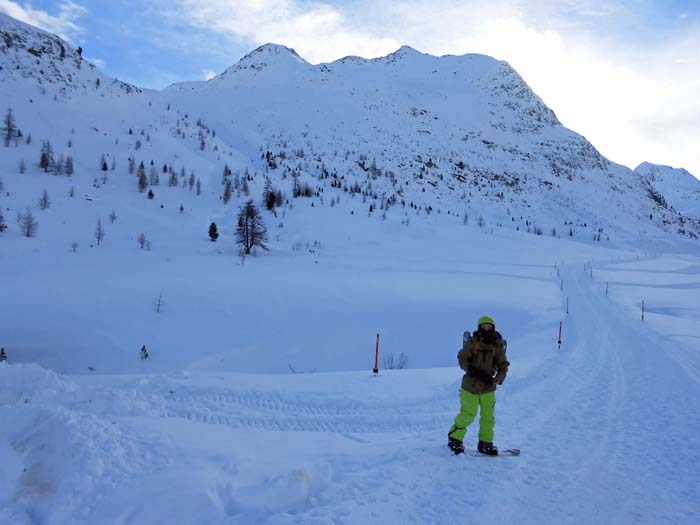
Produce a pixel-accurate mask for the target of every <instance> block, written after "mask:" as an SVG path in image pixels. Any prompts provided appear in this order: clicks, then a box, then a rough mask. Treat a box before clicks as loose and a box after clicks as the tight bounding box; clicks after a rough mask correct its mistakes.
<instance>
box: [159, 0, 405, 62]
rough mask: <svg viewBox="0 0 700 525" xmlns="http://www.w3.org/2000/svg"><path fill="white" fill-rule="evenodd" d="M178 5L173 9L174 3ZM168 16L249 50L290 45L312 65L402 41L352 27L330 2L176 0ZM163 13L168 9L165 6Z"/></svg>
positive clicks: (375, 52)
mask: <svg viewBox="0 0 700 525" xmlns="http://www.w3.org/2000/svg"><path fill="white" fill-rule="evenodd" d="M173 4H174V5H175V6H177V7H176V11H173V10H172V5H173ZM167 5H168V6H171V7H170V12H171V13H172V14H176V15H179V16H180V17H182V18H184V19H187V20H189V21H190V23H192V24H193V25H195V26H197V27H200V28H207V29H209V30H213V31H217V32H220V33H225V34H227V35H229V36H230V37H231V38H233V39H234V40H235V41H237V42H242V43H246V44H251V45H253V46H255V45H259V44H263V43H267V42H274V43H284V44H286V45H288V46H290V47H293V48H294V49H295V50H296V51H297V52H298V53H299V54H301V55H302V56H304V58H306V59H307V60H309V61H310V62H315V63H317V62H324V61H330V60H334V59H336V58H339V57H342V56H345V55H347V54H349V52H350V50H352V54H357V55H362V56H370V57H374V56H380V55H385V54H387V53H390V52H391V51H395V50H396V49H397V48H398V47H399V46H400V43H399V42H398V41H397V40H395V39H393V38H387V37H384V36H381V35H379V34H375V33H372V32H369V31H366V30H364V29H363V28H362V26H361V24H354V23H353V21H352V19H351V17H349V16H348V15H347V12H346V11H344V10H342V9H341V8H339V7H337V6H334V5H331V4H329V3H317V2H314V3H308V2H300V1H298V0H258V1H255V2H251V1H247V0H244V1H239V0H204V1H200V0H175V1H174V2H168V4H167ZM164 9H167V8H166V7H165V6H164Z"/></svg>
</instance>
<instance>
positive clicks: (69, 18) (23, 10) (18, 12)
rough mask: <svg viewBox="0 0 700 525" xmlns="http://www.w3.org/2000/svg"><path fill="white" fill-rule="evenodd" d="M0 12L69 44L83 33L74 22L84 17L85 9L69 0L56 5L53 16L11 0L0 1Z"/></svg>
mask: <svg viewBox="0 0 700 525" xmlns="http://www.w3.org/2000/svg"><path fill="white" fill-rule="evenodd" d="M0 11H1V12H3V13H5V14H7V15H9V16H11V17H12V18H16V19H17V20H19V21H20V22H24V23H26V24H31V25H33V26H36V27H39V28H41V29H44V30H45V31H48V32H50V33H54V34H56V35H58V36H60V37H61V38H63V39H64V40H67V41H69V42H70V41H72V40H73V38H75V37H77V36H78V35H80V34H82V33H83V32H84V28H82V27H81V26H79V25H78V24H76V23H75V21H76V20H77V19H78V18H80V17H81V16H82V15H84V14H85V13H86V12H87V9H86V8H85V7H83V6H82V5H80V4H76V3H75V2H72V1H71V0H65V1H63V2H61V3H60V4H59V5H58V15H55V16H54V15H50V14H49V13H47V12H46V11H42V10H39V9H34V8H33V7H32V6H31V5H30V4H29V3H25V4H24V5H23V6H21V5H20V4H19V3H17V2H13V1H12V0H0Z"/></svg>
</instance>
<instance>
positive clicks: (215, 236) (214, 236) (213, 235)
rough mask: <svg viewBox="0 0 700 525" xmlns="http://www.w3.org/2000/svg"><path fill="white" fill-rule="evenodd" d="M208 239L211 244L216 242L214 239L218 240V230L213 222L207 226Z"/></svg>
mask: <svg viewBox="0 0 700 525" xmlns="http://www.w3.org/2000/svg"><path fill="white" fill-rule="evenodd" d="M209 238H210V239H211V242H216V239H218V238H219V230H218V228H217V227H216V223H215V222H212V223H211V224H210V225H209Z"/></svg>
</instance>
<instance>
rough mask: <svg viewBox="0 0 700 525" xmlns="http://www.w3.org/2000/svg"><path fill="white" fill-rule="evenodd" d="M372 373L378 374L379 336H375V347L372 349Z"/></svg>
mask: <svg viewBox="0 0 700 525" xmlns="http://www.w3.org/2000/svg"><path fill="white" fill-rule="evenodd" d="M372 372H374V373H375V374H378V373H379V334H377V346H376V347H375V349H374V370H372Z"/></svg>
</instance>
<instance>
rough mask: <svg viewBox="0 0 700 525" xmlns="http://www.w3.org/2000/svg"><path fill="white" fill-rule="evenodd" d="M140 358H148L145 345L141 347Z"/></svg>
mask: <svg viewBox="0 0 700 525" xmlns="http://www.w3.org/2000/svg"><path fill="white" fill-rule="evenodd" d="M141 359H148V350H146V345H143V346H142V347H141Z"/></svg>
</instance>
